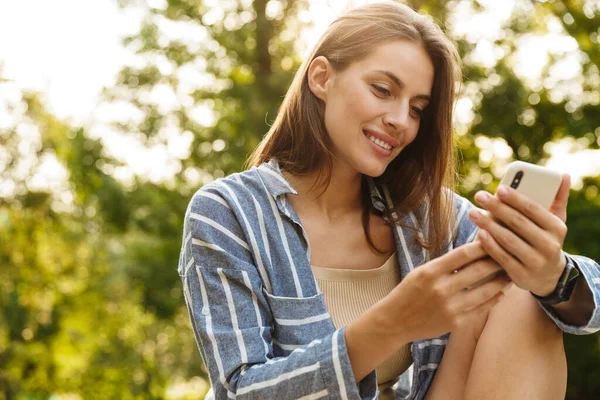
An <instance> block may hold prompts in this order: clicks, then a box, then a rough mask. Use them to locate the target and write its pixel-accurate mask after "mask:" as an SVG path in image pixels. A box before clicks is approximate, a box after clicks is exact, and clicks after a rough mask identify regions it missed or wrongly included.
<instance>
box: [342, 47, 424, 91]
mask: <svg viewBox="0 0 600 400" xmlns="http://www.w3.org/2000/svg"><path fill="white" fill-rule="evenodd" d="M349 70H353V72H354V73H357V74H359V75H361V76H364V75H369V74H375V73H376V72H375V71H388V72H391V73H392V74H394V75H396V76H397V77H398V78H400V80H401V81H402V82H403V83H404V85H405V86H406V87H407V88H411V89H414V90H415V92H418V93H419V94H429V93H430V91H431V87H432V85H433V78H434V74H435V71H434V67H433V63H432V62H431V58H430V57H429V54H427V51H426V50H425V48H424V47H423V46H422V45H421V44H419V43H414V42H410V41H405V40H397V41H393V42H389V43H384V44H381V45H379V46H377V47H375V48H374V49H373V51H371V52H369V54H367V56H366V57H364V58H363V59H360V60H358V61H356V62H354V63H353V64H352V65H350V67H349Z"/></svg>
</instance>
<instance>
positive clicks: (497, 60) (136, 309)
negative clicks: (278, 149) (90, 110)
mask: <svg viewBox="0 0 600 400" xmlns="http://www.w3.org/2000/svg"><path fill="white" fill-rule="evenodd" d="M317 3H319V6H320V7H325V9H327V10H329V11H330V14H328V15H333V14H335V15H338V14H339V13H340V12H341V11H342V10H344V9H345V8H347V7H349V6H352V5H358V4H362V3H364V2H361V1H336V2H333V1H329V2H325V1H321V2H317V1H312V2H311V1H308V0H307V1H304V0H270V1H267V0H255V1H251V0H227V1H217V0H212V1H209V0H205V1H193V0H168V1H165V0H148V1H142V0H119V1H118V5H119V7H121V9H122V11H123V12H127V10H131V9H134V8H135V9H136V10H142V11H143V12H142V13H141V14H140V15H142V18H141V21H142V22H141V24H140V25H139V29H137V28H136V29H135V32H133V33H132V34H130V35H128V36H127V37H125V38H124V41H123V45H124V48H125V49H126V50H127V51H128V52H129V53H130V54H131V55H132V58H131V60H129V61H128V62H127V63H124V66H123V67H122V69H121V71H120V73H119V74H118V77H117V79H116V80H115V81H114V83H113V84H111V85H108V86H107V87H105V88H104V90H103V92H102V94H101V96H100V97H99V99H98V105H97V107H98V110H100V109H101V110H104V111H103V113H104V114H105V115H109V116H113V117H114V118H112V119H111V118H106V119H105V120H103V121H102V122H101V123H100V122H98V121H97V120H94V121H91V120H90V121H86V122H84V123H80V122H78V123H74V122H73V121H71V120H69V119H65V118H59V117H57V116H56V115H53V114H52V113H51V112H50V111H49V108H48V106H47V103H46V102H45V100H44V98H45V97H44V93H39V92H35V91H30V90H17V92H18V93H16V94H15V93H14V92H15V89H14V88H15V86H14V85H13V83H14V82H12V80H11V78H10V77H6V76H4V74H3V73H2V69H1V68H0V93H3V92H6V91H8V90H9V89H10V91H11V92H12V93H13V95H11V97H10V99H8V100H4V101H2V102H0V106H1V107H0V111H2V113H4V115H5V117H4V119H2V123H1V124H0V306H1V307H0V399H7V400H8V399H198V398H203V395H204V393H205V391H206V390H207V386H206V381H205V377H206V371H205V369H204V367H203V365H202V361H201V358H200V355H199V352H198V350H197V348H196V344H195V342H194V338H193V334H192V330H191V327H190V323H189V318H188V315H187V310H186V308H185V305H184V300H183V295H182V286H181V283H180V280H179V277H178V275H177V272H176V269H177V263H178V257H179V250H180V244H181V233H182V227H183V216H184V212H185V208H186V205H187V202H188V201H189V199H190V198H191V196H192V194H193V193H194V192H195V191H196V190H197V189H198V188H199V187H201V186H202V185H203V184H204V183H207V182H210V181H211V180H213V179H216V178H218V177H222V176H225V175H227V174H229V173H232V172H235V171H239V170H240V169H242V168H243V164H244V161H245V158H246V157H247V155H248V154H249V152H250V151H251V150H252V149H253V148H254V147H255V146H256V144H257V143H258V142H259V140H260V138H261V136H262V135H263V134H264V133H266V131H267V130H268V125H269V124H270V123H271V122H272V121H273V120H274V118H275V115H276V112H277V108H278V106H279V104H280V102H281V100H282V96H283V95H284V93H285V91H286V88H287V86H288V85H289V83H290V82H291V79H292V76H293V74H294V71H295V70H296V69H297V67H298V66H299V63H300V61H301V59H302V56H303V54H305V52H306V49H307V48H308V47H309V46H310V44H312V43H309V42H310V40H314V39H311V38H314V37H316V36H318V33H320V32H322V31H323V30H324V29H325V26H326V23H327V22H329V21H330V20H331V18H333V17H331V18H330V20H329V21H328V20H327V18H329V17H327V16H325V17H324V16H323V15H322V14H321V13H320V12H319V11H318V10H319V9H318V8H316V7H317V5H316V4H317ZM408 3H409V4H410V5H412V6H413V7H414V8H416V9H419V10H421V11H422V12H423V13H426V14H429V15H431V16H432V17H433V18H435V19H436V20H437V21H439V22H440V24H442V25H443V26H444V29H445V30H446V31H447V33H448V35H449V36H450V37H451V38H452V40H453V41H454V42H455V43H456V44H457V46H458V47H459V49H460V53H461V55H462V58H463V63H464V65H463V67H464V83H463V85H462V87H461V93H460V99H459V101H458V102H457V105H456V131H457V141H458V145H459V147H460V150H461V153H460V154H461V157H460V162H461V163H460V171H461V181H460V187H459V191H460V192H461V193H462V194H463V195H466V196H469V197H470V196H472V194H473V193H474V192H475V191H476V190H479V189H488V190H494V189H495V186H496V185H497V182H498V179H499V178H500V177H501V175H502V173H503V171H504V168H505V166H506V165H507V164H508V163H509V162H510V161H512V160H514V159H521V160H526V161H529V162H534V163H542V164H548V165H550V166H552V167H554V168H559V169H563V170H566V171H570V172H572V173H573V177H574V188H573V190H572V192H571V199H570V203H569V220H568V226H569V234H568V237H567V243H566V249H567V250H568V251H571V252H574V253H578V254H584V255H587V256H589V257H591V258H594V259H596V260H600V240H599V239H600V224H599V223H598V219H600V198H599V197H598V186H599V185H600V175H598V173H599V172H598V171H600V167H599V166H600V152H599V151H598V148H599V146H600V108H599V107H598V106H599V103H600V75H599V68H600V45H599V42H600V1H597V0H594V1H591V0H564V1H560V0H555V1H525V0H514V1H506V2H504V1H502V2H499V1H496V2H494V1H474V0H461V1H440V0H413V1H408ZM498 4H502V6H501V9H498V8H497V7H500V6H499V5H498ZM335 15H333V16H335ZM73 17H74V18H76V17H77V15H73ZM107 29H110V27H107ZM310 29H313V30H312V31H311V32H313V33H312V36H307V35H306V32H309V30H310ZM39 34H41V35H43V32H40V33H39ZM307 38H308V39H307ZM23 51H27V49H23ZM1 52H2V48H1V47H0V53H1ZM59 56H60V55H59ZM38 68H41V69H43V68H44V66H43V65H39V66H38ZM90 77H91V76H90ZM74 84H77V83H76V82H74ZM11 85H12V86H11ZM7 116H8V117H7ZM143 152H145V153H144V154H148V155H149V156H148V157H149V158H150V168H149V169H148V170H147V171H146V172H139V171H138V170H136V164H135V159H134V161H131V157H133V156H135V155H136V154H142V153H143ZM164 154H167V155H168V157H165V156H164ZM128 157H129V158H128ZM594 171H595V172H594ZM44 173H46V175H44ZM48 174H50V175H51V176H53V177H54V178H56V176H58V177H59V178H60V179H58V182H59V183H58V184H53V185H45V184H44V182H45V179H46V180H48V179H49V178H48ZM594 175H595V176H594ZM44 176H46V178H44ZM55 181H56V179H55ZM599 339H600V336H599V335H598V334H595V335H589V336H583V337H574V336H566V338H565V341H566V346H567V356H568V362H569V385H568V395H567V398H568V399H573V400H574V399H596V398H600V343H599ZM499 378H500V377H499Z"/></svg>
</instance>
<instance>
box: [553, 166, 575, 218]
mask: <svg viewBox="0 0 600 400" xmlns="http://www.w3.org/2000/svg"><path fill="white" fill-rule="evenodd" d="M570 190H571V176H570V175H569V174H563V176H562V181H561V182H560V188H559V189H558V193H557V194H556V197H555V198H554V201H553V202H552V205H551V206H550V212H551V213H552V214H554V215H556V216H557V217H558V218H560V220H561V221H562V222H567V203H568V202H569V191H570Z"/></svg>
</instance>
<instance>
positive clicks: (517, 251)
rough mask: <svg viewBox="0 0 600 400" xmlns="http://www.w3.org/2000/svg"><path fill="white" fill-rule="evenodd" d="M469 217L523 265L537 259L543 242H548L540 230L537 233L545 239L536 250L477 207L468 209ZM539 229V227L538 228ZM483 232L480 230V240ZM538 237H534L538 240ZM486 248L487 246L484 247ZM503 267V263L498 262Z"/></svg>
mask: <svg viewBox="0 0 600 400" xmlns="http://www.w3.org/2000/svg"><path fill="white" fill-rule="evenodd" d="M469 218H470V219H471V220H472V221H473V222H475V223H476V224H477V226H478V227H479V228H481V229H482V230H484V231H487V233H488V234H489V235H488V236H491V237H492V238H493V240H495V241H496V242H497V243H498V244H499V245H500V246H502V248H503V249H504V250H506V251H507V252H508V253H510V254H512V255H513V256H514V257H516V258H517V259H518V260H519V261H520V262H522V263H523V264H525V265H531V264H532V263H534V262H536V261H537V259H536V258H537V257H538V254H539V252H540V250H543V244H544V243H548V239H549V238H548V237H547V236H546V234H545V232H543V231H540V232H541V233H538V234H539V235H540V236H541V238H542V239H546V240H545V241H544V242H543V243H541V244H539V246H538V247H539V249H540V250H538V249H537V248H536V247H532V246H531V245H530V244H529V243H527V242H526V241H524V240H523V239H522V238H520V237H519V236H518V235H516V234H515V233H514V232H512V231H511V230H510V229H508V228H506V227H504V226H502V225H501V224H500V223H498V222H497V221H495V220H494V219H492V218H491V217H490V216H489V215H483V214H482V213H481V212H479V210H477V209H471V210H469ZM538 229H539V228H538ZM482 235H485V233H484V232H480V235H479V236H480V241H482V240H481V238H482ZM538 240H539V239H536V241H538ZM484 248H486V247H485V246H484ZM486 250H487V248H486ZM490 256H491V254H490ZM500 265H501V266H502V267H504V264H500Z"/></svg>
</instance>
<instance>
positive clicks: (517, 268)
mask: <svg viewBox="0 0 600 400" xmlns="http://www.w3.org/2000/svg"><path fill="white" fill-rule="evenodd" d="M479 237H480V239H479V241H480V243H481V245H482V246H483V248H484V249H485V251H486V253H487V254H488V255H489V256H490V257H491V258H492V259H493V260H494V261H496V262H497V263H498V264H499V265H500V266H501V267H502V269H503V270H505V271H506V273H507V274H508V276H509V277H511V278H512V279H518V278H519V277H520V276H521V275H522V274H523V271H525V269H526V267H525V266H524V265H523V263H522V262H521V260H519V259H517V258H515V257H514V256H513V255H512V254H511V253H509V252H507V251H506V250H505V249H504V248H502V246H501V245H499V244H498V242H496V240H495V239H494V238H493V237H492V236H491V235H490V234H489V233H488V232H486V231H484V230H481V231H480V234H479Z"/></svg>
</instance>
